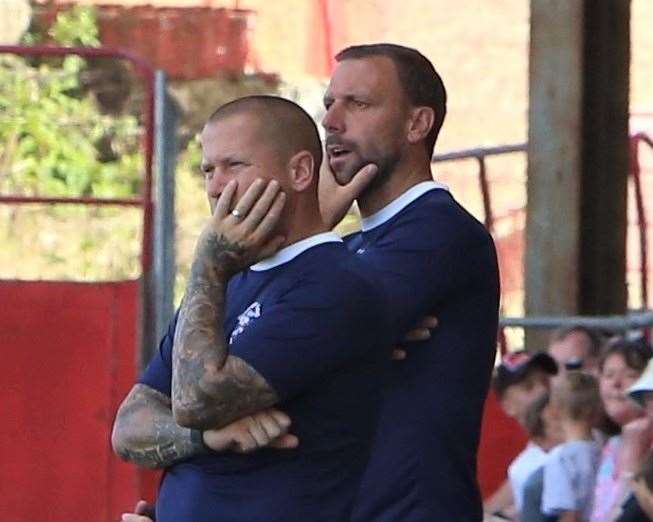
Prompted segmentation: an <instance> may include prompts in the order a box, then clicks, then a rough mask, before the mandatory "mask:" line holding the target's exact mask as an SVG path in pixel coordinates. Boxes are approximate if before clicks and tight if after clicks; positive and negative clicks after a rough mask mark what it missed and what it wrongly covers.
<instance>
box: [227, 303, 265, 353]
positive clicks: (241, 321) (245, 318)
mask: <svg viewBox="0 0 653 522" xmlns="http://www.w3.org/2000/svg"><path fill="white" fill-rule="evenodd" d="M258 317H261V303H259V302H258V301H254V302H253V303H252V304H251V305H249V306H248V307H247V310H245V311H244V312H243V313H242V314H240V315H239V316H238V319H237V321H238V326H236V328H234V329H233V331H232V332H231V335H230V336H229V344H231V343H233V342H234V339H235V338H236V337H238V336H239V335H240V334H241V333H243V332H244V331H245V328H247V327H248V326H249V324H250V323H251V322H252V321H253V320H254V319H256V318H258Z"/></svg>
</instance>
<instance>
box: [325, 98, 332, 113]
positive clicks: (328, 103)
mask: <svg viewBox="0 0 653 522" xmlns="http://www.w3.org/2000/svg"><path fill="white" fill-rule="evenodd" d="M323 103H324V108H325V109H327V110H328V109H329V107H331V105H333V100H332V99H331V98H324V101H323Z"/></svg>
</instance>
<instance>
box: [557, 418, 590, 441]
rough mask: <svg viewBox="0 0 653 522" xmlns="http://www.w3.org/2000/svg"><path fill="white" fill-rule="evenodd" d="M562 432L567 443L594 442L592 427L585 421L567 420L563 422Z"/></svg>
mask: <svg viewBox="0 0 653 522" xmlns="http://www.w3.org/2000/svg"><path fill="white" fill-rule="evenodd" d="M561 424H562V432H563V433H564V434H565V441H566V442H570V441H573V440H592V426H591V424H589V423H587V422H584V421H574V420H570V419H565V420H563V421H562V423H561Z"/></svg>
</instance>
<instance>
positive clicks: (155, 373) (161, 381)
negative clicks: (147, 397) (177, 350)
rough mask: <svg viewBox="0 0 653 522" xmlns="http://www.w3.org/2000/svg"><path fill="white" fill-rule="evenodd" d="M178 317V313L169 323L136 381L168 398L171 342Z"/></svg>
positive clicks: (169, 390) (170, 379) (170, 382)
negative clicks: (156, 348)
mask: <svg viewBox="0 0 653 522" xmlns="http://www.w3.org/2000/svg"><path fill="white" fill-rule="evenodd" d="M178 316H179V311H177V313H176V314H175V316H174V318H173V319H172V321H170V324H169V325H168V331H167V332H166V334H165V335H164V336H163V338H162V339H161V342H160V343H159V348H158V350H156V352H154V356H153V357H152V359H151V360H150V362H149V363H148V365H147V367H146V368H145V370H143V373H142V374H141V376H140V378H139V379H138V382H139V383H140V384H145V385H146V386H149V387H150V388H153V389H155V390H157V391H159V392H161V393H163V394H164V395H167V396H168V397H170V395H171V393H172V392H171V387H172V342H173V340H174V338H175V328H176V326H177V317H178Z"/></svg>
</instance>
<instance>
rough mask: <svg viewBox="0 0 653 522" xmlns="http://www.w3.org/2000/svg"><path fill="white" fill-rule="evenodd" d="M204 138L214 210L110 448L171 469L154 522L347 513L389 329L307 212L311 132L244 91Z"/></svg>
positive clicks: (284, 110)
mask: <svg viewBox="0 0 653 522" xmlns="http://www.w3.org/2000/svg"><path fill="white" fill-rule="evenodd" d="M201 143H202V171H203V173H204V176H205V180H206V190H207V194H208V196H209V199H210V202H211V209H212V217H211V219H210V220H209V221H208V223H207V225H206V226H205V227H204V229H203V231H202V233H201V234H200V237H199V239H198V241H197V247H196V250H195V254H194V257H193V262H192V267H191V273H190V276H189V280H188V284H187V287H186V292H185V295H184V300H183V303H182V305H181V308H180V310H179V312H178V314H177V316H176V317H175V319H174V320H173V322H172V324H171V325H170V328H169V331H168V334H167V335H166V336H165V338H164V339H163V341H162V342H161V345H160V347H159V351H158V352H157V354H156V355H155V357H154V358H153V360H152V361H151V362H150V364H149V365H148V367H147V368H146V370H145V372H144V373H143V375H142V376H141V378H140V380H139V383H138V384H136V385H135V386H134V387H133V388H132V390H131V392H130V393H129V395H128V396H127V398H126V399H125V400H124V402H123V404H122V405H121V407H120V410H119V411H118V414H117V418H116V422H115V426H114V432H113V437H112V441H113V445H114V449H115V451H116V452H117V453H118V454H119V455H120V456H122V457H123V458H125V459H128V460H132V461H134V462H136V463H139V464H143V465H149V466H152V467H156V466H161V465H165V466H168V467H167V469H166V471H165V474H164V476H163V480H162V482H161V486H160V489H159V495H158V499H157V509H156V511H157V513H156V515H157V520H158V521H159V522H166V521H170V522H173V521H174V522H203V521H207V522H208V521H217V520H219V521H221V522H222V521H224V522H259V521H268V522H274V521H279V522H282V521H283V522H289V521H290V522H292V521H296V522H307V521H324V522H332V521H339V520H348V519H349V517H350V514H351V510H352V504H353V500H354V496H355V494H356V491H357V490H358V486H359V483H360V480H361V477H362V473H363V471H364V467H365V464H366V462H367V458H368V455H369V449H370V447H371V440H372V435H373V432H374V428H375V421H376V419H377V413H378V411H379V407H380V399H381V390H382V383H383V371H384V368H385V366H386V362H387V361H389V360H390V350H389V336H388V334H387V331H386V329H385V327H384V325H385V324H387V320H386V318H385V316H384V311H383V305H382V303H383V299H382V298H381V297H380V296H379V295H377V294H376V293H375V291H374V289H373V284H372V283H371V282H370V281H368V280H367V279H366V278H365V277H363V276H362V275H361V270H360V269H358V268H357V267H356V266H355V264H352V256H351V255H350V254H349V253H348V251H347V250H346V248H345V246H344V244H343V242H342V240H341V239H340V238H338V236H336V235H335V234H333V233H331V232H329V231H328V227H327V226H326V225H325V224H324V222H323V220H322V217H321V215H320V212H319V206H318V201H317V176H318V169H319V165H320V161H321V155H322V153H321V144H320V140H319V135H318V132H317V128H316V127H315V124H314V123H313V122H312V120H311V119H310V118H309V117H308V115H307V114H306V113H304V111H303V110H302V109H300V108H299V107H298V106H297V105H295V104H294V103H292V102H289V101H287V100H283V99H280V98H275V97H267V96H256V97H248V98H244V99H241V100H237V101H235V102H231V103H229V104H227V105H225V106H223V107H221V108H220V109H218V110H217V111H216V112H215V113H214V114H213V115H212V116H211V118H210V119H209V121H208V123H207V124H206V126H205V127H204V129H203V131H202V135H201ZM269 237H272V238H273V239H272V240H271V241H269ZM278 246H281V247H282V248H281V249H280V250H279V251H278V252H277V253H276V254H274V255H273V256H271V257H266V255H267V254H269V252H271V251H274V250H275V249H276V248H277V247H278ZM253 251H255V252H258V254H257V256H258V257H265V259H264V260H263V261H260V262H256V263H255V261H256V259H255V258H253V257H252V254H251V252H253ZM384 347H385V348H384ZM273 406H275V407H279V408H280V409H282V410H283V412H284V414H281V413H280V412H279V411H277V410H270V409H269V408H271V407H273ZM171 408H172V413H173V415H174V417H173V416H171V415H170V409H171ZM286 415H287V416H289V417H290V418H291V419H292V437H293V438H291V439H288V438H287V437H286V438H285V439H284V435H285V433H286V431H287V429H288V417H286ZM243 419H244V420H243ZM234 423H235V425H236V426H238V425H239V423H240V427H241V428H242V429H240V430H239V429H238V428H236V429H235V431H234V428H233V426H234ZM230 424H231V427H230V428H227V429H226V430H217V429H218V428H223V427H226V426H227V425H230ZM229 430H232V431H231V432H230V431H229ZM221 437H222V438H221ZM248 437H249V445H248ZM271 441H272V444H271V445H272V447H269V448H265V449H261V450H259V451H257V452H254V453H247V451H248V450H251V449H254V448H256V447H258V446H259V445H265V444H268V443H270V442H271ZM275 441H276V443H277V444H275ZM209 448H214V449H219V450H223V451H221V452H218V451H213V450H210V449H209ZM232 449H235V450H239V451H240V453H238V452H237V451H226V450H232Z"/></svg>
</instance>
